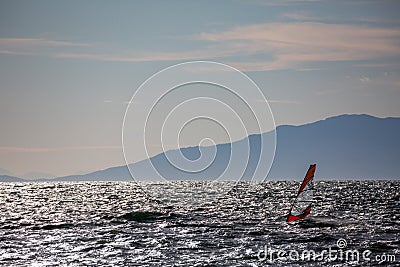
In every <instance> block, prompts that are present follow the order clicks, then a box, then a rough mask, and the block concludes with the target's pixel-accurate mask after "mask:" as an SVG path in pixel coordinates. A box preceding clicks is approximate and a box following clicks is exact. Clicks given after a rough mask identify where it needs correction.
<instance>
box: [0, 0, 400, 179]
mask: <svg viewBox="0 0 400 267" xmlns="http://www.w3.org/2000/svg"><path fill="white" fill-rule="evenodd" d="M399 10H400V4H399V3H398V1H385V0H381V1H361V0H360V1H322V0H321V1H318V0H315V1H301V0H293V1H292V0H287V1H285V0H283V1H259V0H254V1H251V0H250V1H240V0H236V1H168V2H166V1H15V0H13V1H1V2H0V94H1V97H0V125H1V135H0V136H1V138H0V162H1V164H0V168H2V169H5V170H8V171H9V172H10V173H12V174H15V175H19V176H26V177H27V176H31V175H33V174H32V172H36V173H37V172H39V173H44V174H51V175H67V174H73V173H82V172H89V171H93V170H98V169H103V168H107V167H111V166H116V165H123V164H124V159H123V155H122V152H121V125H122V119H123V115H124V112H125V109H126V106H127V101H129V100H130V98H131V96H132V94H133V93H134V91H135V90H136V88H138V87H139V86H140V84H141V83H142V82H144V81H145V80H146V79H147V78H148V77H149V76H151V75H152V74H154V73H156V72H158V71H160V70H161V69H163V68H165V67H168V66H171V65H173V64H176V63H181V62H185V61H192V60H212V61H218V62H222V63H225V64H229V65H231V66H233V67H235V68H237V69H239V70H241V71H243V72H245V73H246V74H247V75H248V76H249V77H250V78H252V79H253V80H254V81H255V82H256V83H257V84H258V86H259V87H260V88H261V90H262V91H263V92H264V94H265V96H266V97H267V98H268V100H269V102H270V105H271V108H272V111H273V114H274V117H275V120H276V122H277V124H278V125H281V124H303V123H308V122H311V121H316V120H319V119H323V118H326V117H329V116H333V115H337V114H343V113H366V114H370V115H374V116H378V117H387V116H396V117H398V116H400V108H399V105H398V103H399V102H400V78H399V77H400V75H399V71H400V62H399V59H400V49H399V48H400V19H399V18H398V14H399ZM141 158H143V155H138V156H137V160H140V159H141ZM3 172H5V171H3ZM29 173H31V174H29ZM44 174H43V175H44Z"/></svg>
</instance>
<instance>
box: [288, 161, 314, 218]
mask: <svg viewBox="0 0 400 267" xmlns="http://www.w3.org/2000/svg"><path fill="white" fill-rule="evenodd" d="M315 168H316V164H312V165H310V168H308V171H307V174H306V176H305V177H304V180H303V182H302V183H301V186H300V188H299V191H298V193H297V196H296V199H295V200H294V202H293V204H292V207H291V209H290V212H289V215H288V217H287V221H288V222H291V221H297V220H300V219H303V218H305V217H306V216H307V215H308V214H310V212H311V204H312V198H313V191H314V187H313V178H314V173H315Z"/></svg>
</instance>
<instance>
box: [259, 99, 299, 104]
mask: <svg viewBox="0 0 400 267" xmlns="http://www.w3.org/2000/svg"><path fill="white" fill-rule="evenodd" d="M256 101H257V102H260V103H265V102H268V103H269V104H298V103H299V102H298V101H294V100H285V99H267V100H265V99H257V100H256Z"/></svg>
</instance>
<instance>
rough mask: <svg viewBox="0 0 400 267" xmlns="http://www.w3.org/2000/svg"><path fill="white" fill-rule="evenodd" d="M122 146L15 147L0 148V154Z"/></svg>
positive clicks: (116, 147)
mask: <svg viewBox="0 0 400 267" xmlns="http://www.w3.org/2000/svg"><path fill="white" fill-rule="evenodd" d="M121 148H122V147H121V146H73V147H58V148H47V147H15V146H2V147H0V153H1V152H3V153H47V152H56V151H68V150H110V149H121Z"/></svg>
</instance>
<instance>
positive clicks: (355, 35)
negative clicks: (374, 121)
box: [194, 22, 400, 69]
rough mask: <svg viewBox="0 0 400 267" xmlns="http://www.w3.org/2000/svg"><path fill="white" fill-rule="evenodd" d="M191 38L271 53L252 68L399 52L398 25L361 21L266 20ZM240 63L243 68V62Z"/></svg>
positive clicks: (366, 57)
mask: <svg viewBox="0 0 400 267" xmlns="http://www.w3.org/2000/svg"><path fill="white" fill-rule="evenodd" d="M194 38H195V39H198V40H202V41H209V42H213V43H216V44H219V45H220V47H221V49H222V47H224V48H225V49H226V50H227V51H229V50H230V49H232V50H234V49H237V48H238V47H240V49H241V50H240V53H241V54H242V55H246V54H247V55H248V54H252V55H257V54H260V55H262V54H269V55H272V56H273V57H274V60H272V61H270V62H267V61H266V62H252V63H251V64H253V67H254V68H255V69H256V68H257V67H258V68H260V69H283V68H295V67H298V66H301V64H302V63H305V62H321V61H350V60H370V59H379V58H383V57H393V56H399V55H400V50H399V49H398V43H399V41H400V30H399V29H389V28H376V27H368V26H361V25H343V24H325V23H316V22H303V23H267V24H255V25H249V26H240V27H236V28H233V29H231V30H228V31H223V32H218V33H202V34H199V35H197V36H195V37H194ZM236 53H238V52H236ZM244 65H245V68H246V63H244ZM257 65H258V66H257ZM247 67H248V66H247Z"/></svg>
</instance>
